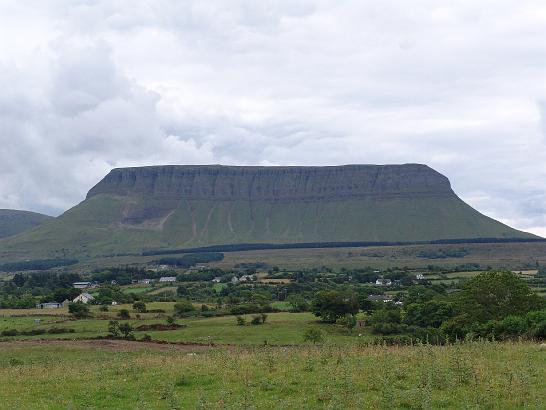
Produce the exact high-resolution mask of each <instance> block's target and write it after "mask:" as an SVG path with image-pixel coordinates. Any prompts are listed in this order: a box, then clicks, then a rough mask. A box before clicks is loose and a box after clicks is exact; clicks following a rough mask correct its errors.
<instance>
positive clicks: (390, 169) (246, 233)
mask: <svg viewBox="0 0 546 410" xmlns="http://www.w3.org/2000/svg"><path fill="white" fill-rule="evenodd" d="M533 237H534V236H533V235H531V234H527V233H524V232H521V231H517V230H515V229H512V228H510V227H508V226H506V225H504V224H501V223H500V222H497V221H495V220H493V219H491V218H488V217H486V216H484V215H482V214H480V213H479V212H477V211H476V210H474V209H473V208H471V207H470V206H469V205H467V204H466V203H464V202H463V201H462V200H461V199H460V198H459V197H458V196H457V195H456V194H455V193H454V192H453V190H452V189H451V186H450V183H449V180H448V179H447V178H446V177H445V176H443V175H441V174H440V173H438V172H436V171H434V170H433V169H431V168H429V167H427V166H425V165H419V164H406V165H345V166H328V167H237V166H220V165H192V166H176V165H172V166H171V165H169V166H153V167H139V168H119V169H114V170H112V171H111V172H110V173H109V174H108V175H107V176H106V177H105V178H104V179H103V180H102V181H100V182H99V183H98V184H97V185H96V186H94V187H93V188H92V189H91V190H90V191H89V193H88V195H87V198H86V199H85V201H83V202H82V203H80V204H79V205H77V206H76V207H74V208H72V209H70V210H69V211H67V212H66V213H65V214H63V215H62V216H60V217H58V218H56V219H55V220H54V221H52V222H51V223H48V224H46V225H44V226H42V227H39V228H37V229H35V230H33V231H32V232H29V233H28V234H23V235H21V236H18V237H17V238H14V239H13V240H10V241H5V242H4V243H3V245H4V248H5V249H6V251H5V252H7V253H12V254H13V255H14V256H16V254H17V249H36V248H37V247H38V246H37V245H38V244H40V247H41V250H43V251H44V252H43V253H45V254H47V256H59V255H62V256H66V255H67V254H83V255H100V254H112V253H120V252H136V251H141V250H143V249H150V248H185V247H199V246H207V245H219V244H238V243H283V244H284V243H302V242H305V243H308V242H355V241H386V242H399V241H404V242H405V241H408V242H409V241H431V240H439V239H476V238H533ZM0 249H1V247H0ZM61 252H62V253H61ZM41 256H45V255H43V254H42V255H41Z"/></svg>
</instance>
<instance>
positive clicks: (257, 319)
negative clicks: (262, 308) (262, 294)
mask: <svg viewBox="0 0 546 410" xmlns="http://www.w3.org/2000/svg"><path fill="white" fill-rule="evenodd" d="M250 324H251V325H261V324H262V318H261V316H260V315H255V316H252V320H251V321H250Z"/></svg>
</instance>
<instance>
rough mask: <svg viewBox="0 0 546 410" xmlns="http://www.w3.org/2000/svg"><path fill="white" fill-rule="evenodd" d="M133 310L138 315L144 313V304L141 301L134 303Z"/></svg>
mask: <svg viewBox="0 0 546 410" xmlns="http://www.w3.org/2000/svg"><path fill="white" fill-rule="evenodd" d="M133 309H134V310H135V311H137V312H139V313H146V304H145V303H144V302H142V301H140V300H139V301H136V302H135V303H133Z"/></svg>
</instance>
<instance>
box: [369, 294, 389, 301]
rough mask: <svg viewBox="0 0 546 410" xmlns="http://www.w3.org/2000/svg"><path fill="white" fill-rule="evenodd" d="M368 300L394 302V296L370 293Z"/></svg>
mask: <svg viewBox="0 0 546 410" xmlns="http://www.w3.org/2000/svg"><path fill="white" fill-rule="evenodd" d="M368 300H371V301H372V302H385V303H387V302H392V300H393V298H392V296H391V295H369V296H368Z"/></svg>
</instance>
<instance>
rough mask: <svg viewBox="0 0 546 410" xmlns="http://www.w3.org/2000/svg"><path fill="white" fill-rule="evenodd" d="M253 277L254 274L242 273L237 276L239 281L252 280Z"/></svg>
mask: <svg viewBox="0 0 546 410" xmlns="http://www.w3.org/2000/svg"><path fill="white" fill-rule="evenodd" d="M254 278H255V276H254V275H243V276H241V277H240V278H239V282H250V281H252V280H254Z"/></svg>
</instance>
